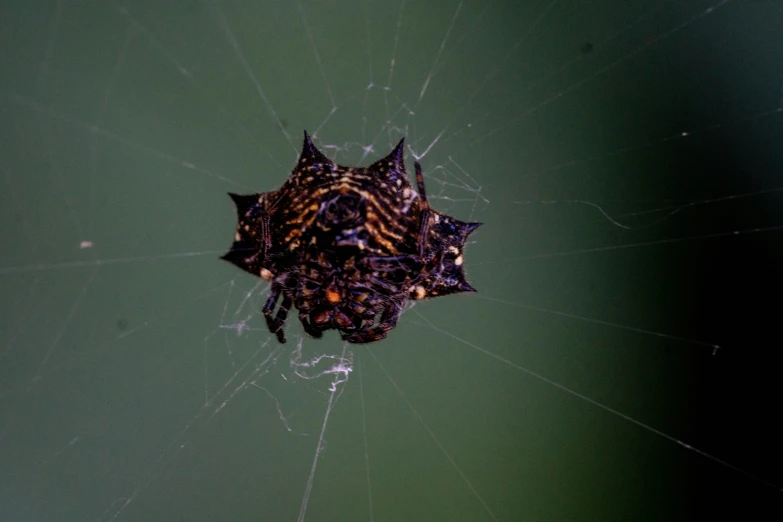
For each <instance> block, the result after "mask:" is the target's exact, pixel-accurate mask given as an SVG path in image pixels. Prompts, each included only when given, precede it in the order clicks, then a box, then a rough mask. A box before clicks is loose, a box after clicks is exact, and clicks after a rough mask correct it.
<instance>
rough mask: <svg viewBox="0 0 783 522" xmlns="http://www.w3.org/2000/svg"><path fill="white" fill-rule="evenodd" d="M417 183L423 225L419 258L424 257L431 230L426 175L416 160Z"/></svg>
mask: <svg viewBox="0 0 783 522" xmlns="http://www.w3.org/2000/svg"><path fill="white" fill-rule="evenodd" d="M413 165H414V167H415V168H416V185H417V186H418V189H419V200H420V201H419V206H420V207H421V225H420V226H419V259H424V247H425V245H426V244H427V235H428V234H429V231H430V204H429V202H428V201H427V191H426V190H424V175H423V174H422V173H421V165H420V164H419V162H418V161H417V162H415V163H414V164H413Z"/></svg>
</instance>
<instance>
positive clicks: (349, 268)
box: [222, 131, 481, 343]
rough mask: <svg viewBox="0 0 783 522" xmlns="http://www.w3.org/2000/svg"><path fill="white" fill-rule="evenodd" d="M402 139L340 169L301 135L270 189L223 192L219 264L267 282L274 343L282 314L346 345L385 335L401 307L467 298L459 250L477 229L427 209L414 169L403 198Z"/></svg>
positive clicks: (280, 333) (467, 286)
mask: <svg viewBox="0 0 783 522" xmlns="http://www.w3.org/2000/svg"><path fill="white" fill-rule="evenodd" d="M404 141H405V139H404V138H403V139H402V140H400V142H399V143H398V144H397V146H396V147H395V148H394V149H393V150H392V151H391V152H390V153H389V154H388V155H387V156H386V157H384V158H382V159H380V160H378V161H376V162H375V163H373V164H372V165H370V166H368V167H364V168H360V167H345V166H342V165H338V164H336V163H334V162H333V161H331V160H330V159H328V158H327V157H326V156H324V155H323V154H322V153H321V152H320V151H319V150H318V149H317V148H316V147H315V146H314V145H313V143H312V141H311V139H310V136H309V135H308V134H307V131H305V133H304V145H303V147H302V152H301V154H300V156H299V159H298V161H297V164H296V166H295V167H294V169H293V172H291V175H290V176H289V177H288V179H287V180H286V181H285V183H283V186H282V187H281V188H280V189H279V190H276V191H271V192H263V193H259V194H249V195H238V194H232V193H229V196H231V199H233V201H234V204H235V206H236V210H237V216H238V219H237V221H238V222H237V229H236V234H235V236H234V242H233V244H232V245H231V248H230V249H229V251H228V252H227V253H226V254H225V255H224V256H223V257H222V259H224V260H226V261H228V262H230V263H232V264H234V265H236V266H237V267H239V268H241V269H242V270H245V271H247V272H249V273H251V274H253V275H255V276H258V277H262V278H264V279H266V280H268V281H270V282H271V289H270V293H269V297H268V299H267V301H266V303H265V305H264V308H263V314H264V317H265V318H266V322H267V326H268V328H269V331H270V332H272V333H273V334H275V335H276V336H277V339H278V341H279V342H281V343H284V342H285V341H286V338H285V334H284V331H283V328H284V326H285V323H286V319H287V317H288V313H289V311H290V309H291V307H292V306H294V307H295V308H296V309H297V310H298V311H299V321H300V322H301V323H302V327H303V328H304V331H305V332H306V333H307V334H308V335H310V336H312V337H315V338H320V337H321V336H322V335H323V332H324V331H326V330H330V329H334V330H338V331H339V333H340V335H341V337H342V338H343V339H344V340H345V341H347V342H350V343H368V342H373V341H379V340H381V339H384V338H385V337H386V335H387V333H388V332H389V331H390V330H391V329H393V328H394V327H395V326H396V325H397V320H398V319H399V317H400V314H401V313H402V310H403V307H404V306H405V303H406V302H407V301H408V300H418V299H427V298H431V297H438V296H443V295H447V294H452V293H456V292H475V289H474V288H473V287H472V286H470V284H468V282H467V281H466V280H465V273H464V270H463V266H462V265H463V256H462V250H463V247H464V244H465V240H466V238H467V237H468V235H469V234H470V233H471V232H473V231H474V230H475V229H476V228H478V227H479V226H480V225H481V223H467V222H463V221H459V220H457V219H454V218H452V217H450V216H447V215H445V214H442V213H440V212H438V211H436V210H433V209H431V208H430V206H429V203H428V201H427V195H426V191H425V189H424V177H423V176H422V172H421V165H420V164H419V162H418V161H417V162H415V163H414V165H415V171H416V183H417V186H418V193H417V192H415V191H413V190H412V188H411V186H410V183H409V182H408V179H407V175H406V173H405V165H404V163H403V150H404V148H403V144H404ZM281 298H282V301H281V302H280V306H279V308H277V311H276V312H275V308H276V307H277V303H278V301H280V300H281Z"/></svg>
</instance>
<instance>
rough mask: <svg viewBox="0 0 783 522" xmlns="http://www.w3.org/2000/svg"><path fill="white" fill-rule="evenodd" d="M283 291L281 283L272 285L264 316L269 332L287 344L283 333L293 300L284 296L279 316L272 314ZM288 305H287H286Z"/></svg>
mask: <svg viewBox="0 0 783 522" xmlns="http://www.w3.org/2000/svg"><path fill="white" fill-rule="evenodd" d="M282 290H283V285H281V284H280V283H272V289H271V290H270V291H269V298H268V299H267V300H266V304H264V309H263V314H264V318H265V319H266V326H267V327H268V328H269V331H270V332H272V333H273V334H275V335H277V340H278V341H280V342H281V343H285V334H284V333H283V325H284V324H285V318H286V315H287V314H288V309H289V308H291V300H290V299H289V297H288V296H286V295H283V303H282V304H281V306H280V310H279V311H278V313H277V316H273V315H272V312H273V311H274V309H275V304H276V303H277V299H278V298H279V297H280V293H281V292H282ZM286 303H287V304H286Z"/></svg>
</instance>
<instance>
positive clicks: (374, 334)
mask: <svg viewBox="0 0 783 522" xmlns="http://www.w3.org/2000/svg"><path fill="white" fill-rule="evenodd" d="M404 304H405V298H404V297H394V298H392V299H390V300H389V301H388V302H387V303H386V304H385V305H384V307H383V312H382V313H381V320H380V321H379V322H378V326H372V327H370V328H362V329H361V330H358V331H357V332H354V333H352V334H351V335H347V336H343V339H344V340H346V341H348V342H349V343H355V344H361V343H372V342H375V341H380V340H381V339H385V338H386V334H387V333H388V332H389V330H391V329H392V328H394V327H395V326H397V320H398V319H399V318H400V314H401V313H402V307H403V305H404Z"/></svg>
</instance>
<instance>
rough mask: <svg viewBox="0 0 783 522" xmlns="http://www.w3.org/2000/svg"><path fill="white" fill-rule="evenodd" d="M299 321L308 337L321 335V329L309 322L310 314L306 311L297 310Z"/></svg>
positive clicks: (319, 336)
mask: <svg viewBox="0 0 783 522" xmlns="http://www.w3.org/2000/svg"><path fill="white" fill-rule="evenodd" d="M299 322H300V323H302V328H304V331H305V332H306V333H307V335H309V336H310V337H315V338H316V339H320V338H321V337H323V335H324V333H323V332H322V331H321V330H316V329H315V328H313V325H311V324H310V314H308V313H307V312H302V311H301V310H300V311H299Z"/></svg>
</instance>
